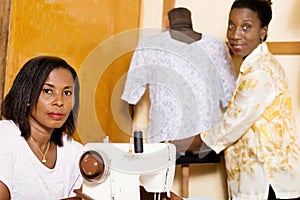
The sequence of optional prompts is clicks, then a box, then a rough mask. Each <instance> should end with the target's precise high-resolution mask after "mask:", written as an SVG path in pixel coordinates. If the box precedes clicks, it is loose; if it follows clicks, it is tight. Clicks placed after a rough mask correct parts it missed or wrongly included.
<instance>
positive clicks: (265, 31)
mask: <svg viewBox="0 0 300 200" xmlns="http://www.w3.org/2000/svg"><path fill="white" fill-rule="evenodd" d="M267 35H268V26H264V27H263V28H262V29H261V32H260V39H261V41H265V40H266V38H267Z"/></svg>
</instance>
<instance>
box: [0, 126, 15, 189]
mask: <svg viewBox="0 0 300 200" xmlns="http://www.w3.org/2000/svg"><path fill="white" fill-rule="evenodd" d="M10 135H13V134H12V132H11V130H10V127H9V126H8V123H1V124H0V181H1V182H2V183H4V184H5V185H6V186H7V187H8V189H9V190H11V184H12V177H13V166H14V158H15V149H16V148H17V146H15V145H17V144H15V145H13V144H14V143H16V141H13V139H14V137H9V136H10Z"/></svg>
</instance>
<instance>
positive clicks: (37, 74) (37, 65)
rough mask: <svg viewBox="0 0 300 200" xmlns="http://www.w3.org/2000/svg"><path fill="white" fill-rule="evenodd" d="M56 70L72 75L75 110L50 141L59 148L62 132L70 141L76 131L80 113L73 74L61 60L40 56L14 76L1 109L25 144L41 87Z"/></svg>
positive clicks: (61, 144) (69, 67)
mask: <svg viewBox="0 0 300 200" xmlns="http://www.w3.org/2000/svg"><path fill="white" fill-rule="evenodd" d="M57 68H63V69H66V70H68V71H70V72H71V74H72V76H73V79H74V85H75V88H74V106H73V109H72V111H71V113H70V115H69V116H68V118H67V120H66V122H65V123H64V124H63V126H62V127H61V128H57V129H54V132H53V134H52V137H51V141H53V142H54V143H55V144H56V145H58V146H63V141H62V136H63V133H64V132H65V133H66V134H67V135H68V137H71V136H72V135H73V133H74V131H75V128H76V122H77V115H78V109H79V88H80V87H79V82H78V79H77V73H76V71H75V70H74V69H73V68H72V67H71V66H70V65H69V64H68V63H67V62H66V61H65V60H63V59H61V58H58V57H52V56H39V57H34V58H32V59H30V60H29V61H28V62H26V63H25V65H24V66H23V67H22V68H21V70H20V71H19V73H18V74H17V76H16V78H15V80H14V83H13V85H12V87H11V89H10V91H9V92H8V94H7V96H6V97H5V98H4V100H3V102H2V106H1V111H2V114H3V116H4V117H5V118H6V119H8V120H12V121H14V122H15V123H16V124H17V125H18V126H19V128H20V131H21V135H22V136H23V137H24V138H25V139H26V140H27V139H28V138H29V137H30V134H31V132H30V125H29V121H28V119H29V116H30V115H31V112H32V108H33V107H34V106H35V105H36V104H37V102H38V98H39V96H40V93H41V90H42V87H43V85H44V83H45V81H46V79H47V77H48V75H49V73H50V72H51V71H52V70H54V69H57Z"/></svg>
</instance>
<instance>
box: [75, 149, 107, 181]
mask: <svg viewBox="0 0 300 200" xmlns="http://www.w3.org/2000/svg"><path fill="white" fill-rule="evenodd" d="M79 167H80V172H81V175H82V176H83V178H84V179H85V180H87V181H89V182H101V180H102V179H106V175H107V168H108V166H107V163H106V158H105V156H104V157H103V155H100V154H99V153H98V152H96V151H87V152H85V153H84V154H83V155H82V156H81V158H80V162H79ZM102 182H103V181H102Z"/></svg>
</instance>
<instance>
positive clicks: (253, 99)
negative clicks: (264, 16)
mask: <svg viewBox="0 0 300 200" xmlns="http://www.w3.org/2000/svg"><path fill="white" fill-rule="evenodd" d="M201 137H202V140H203V142H204V143H205V144H206V145H208V146H209V147H210V148H211V149H213V150H214V151H216V152H217V153H219V152H220V151H222V150H224V154H225V162H226V170H227V176H228V186H229V198H230V199H231V198H233V199H247V200H263V199H267V197H268V189H269V186H270V185H271V186H272V188H273V190H274V191H275V193H276V197H277V198H285V199H288V198H296V197H300V142H299V133H298V132H297V131H296V127H295V117H294V113H293V109H292V102H291V96H290V93H289V91H288V81H287V78H286V75H285V73H284V70H283V68H282V67H281V65H280V63H279V62H278V61H277V60H276V59H275V57H274V56H273V55H272V54H271V53H270V52H269V50H268V48H267V45H266V44H265V43H263V44H260V45H259V46H258V47H257V48H256V49H255V50H254V51H253V52H252V53H251V54H250V55H249V56H247V58H246V59H245V60H244V61H243V63H242V66H241V69H240V74H239V77H238V81H237V86H236V89H235V91H234V93H233V96H232V99H231V103H230V105H229V107H228V110H227V111H226V112H225V114H224V118H223V120H222V121H221V123H220V124H218V125H217V126H216V127H215V128H214V129H211V130H209V131H207V132H204V133H202V134H201Z"/></svg>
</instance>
